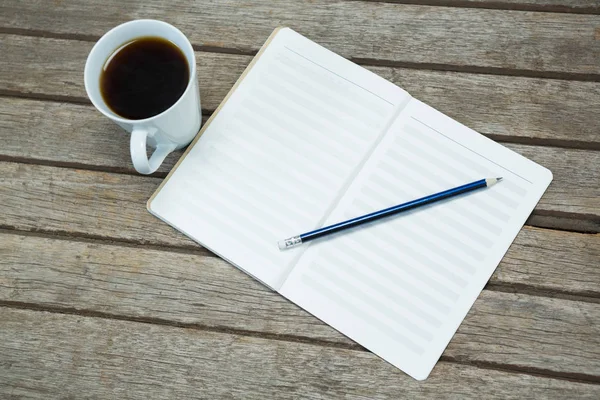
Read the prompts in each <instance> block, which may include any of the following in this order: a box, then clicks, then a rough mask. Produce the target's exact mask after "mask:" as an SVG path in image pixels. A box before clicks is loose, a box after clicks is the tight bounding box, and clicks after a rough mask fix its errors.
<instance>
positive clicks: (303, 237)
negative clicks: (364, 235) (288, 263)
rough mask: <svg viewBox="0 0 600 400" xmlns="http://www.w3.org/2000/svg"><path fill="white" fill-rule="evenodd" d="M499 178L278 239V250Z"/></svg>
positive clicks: (494, 179)
mask: <svg viewBox="0 0 600 400" xmlns="http://www.w3.org/2000/svg"><path fill="white" fill-rule="evenodd" d="M501 180H502V178H488V179H480V180H478V181H475V182H471V183H467V184H466V185H462V186H458V187H455V188H453V189H448V190H445V191H443V192H440V193H436V194H431V195H429V196H425V197H421V198H420V199H416V200H411V201H409V202H407V203H403V204H398V205H396V206H393V207H389V208H385V209H383V210H379V211H375V212H372V213H370V214H366V215H361V216H360V217H356V218H352V219H349V220H347V221H343V222H338V223H337V224H333V225H329V226H325V227H323V228H319V229H316V230H314V231H310V232H306V233H303V234H300V235H297V236H292V237H290V238H287V239H284V240H280V241H279V242H277V245H278V246H279V250H286V249H289V248H292V247H295V246H298V245H301V244H302V243H306V242H310V241H311V240H315V239H318V238H321V237H324V236H327V235H331V234H333V233H336V232H340V231H343V230H346V229H350V228H354V227H355V226H359V225H362V224H366V223H369V222H373V221H376V220H378V219H382V218H385V217H389V216H392V215H396V214H399V213H401V212H404V211H408V210H412V209H415V208H418V207H422V206H425V205H427V204H431V203H435V202H437V201H440V200H444V199H448V198H450V197H454V196H458V195H460V194H463V193H467V192H472V191H474V190H477V189H481V188H488V187H491V186H493V185H495V184H496V183H498V182H500V181H501Z"/></svg>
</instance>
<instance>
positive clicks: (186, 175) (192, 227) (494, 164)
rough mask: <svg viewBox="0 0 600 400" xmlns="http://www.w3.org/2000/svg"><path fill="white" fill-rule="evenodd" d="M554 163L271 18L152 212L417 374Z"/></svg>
mask: <svg viewBox="0 0 600 400" xmlns="http://www.w3.org/2000/svg"><path fill="white" fill-rule="evenodd" d="M496 176H502V177H504V180H503V181H502V182H501V183H499V184H497V185H495V186H494V187H492V188H490V189H484V190H480V191H478V192H475V193H473V194H470V195H468V196H464V197H461V198H457V199H454V200H451V201H448V202H444V203H441V204H440V203H438V204H437V205H432V206H429V207H425V208H421V209H419V210H416V211H413V212H410V213H404V214H402V215H399V216H397V217H392V218H391V219H390V218H388V219H385V220H383V221H380V222H377V223H374V224H371V225H368V226H365V227H362V228H358V229H354V230H350V231H347V232H344V233H340V234H337V235H335V236H333V237H329V238H326V239H322V240H318V241H315V242H311V243H310V244H308V245H302V246H299V247H297V248H294V249H291V250H287V251H280V250H279V249H278V247H277V241H278V240H281V239H284V238H287V237H290V236H293V235H296V234H300V233H302V232H306V231H310V230H312V229H315V228H318V227H321V226H324V225H326V224H331V223H334V222H338V221H341V220H344V219H348V218H351V217H355V216H358V215H361V214H365V213H368V212H371V211H375V210H379V209H382V208H385V207H389V206H392V205H395V204H399V203H402V202H405V201H408V200H412V199H415V198H418V197H422V196H425V195H428V194H432V193H436V192H439V191H442V190H445V189H449V188H451V187H454V186H459V185H462V184H464V183H468V182H472V181H475V180H478V179H482V178H490V177H496ZM551 179H552V174H551V173H550V171H549V170H547V169H545V168H543V167H541V166H539V165H537V164H535V163H533V162H532V161H529V160H527V159H526V158H524V157H522V156H520V155H518V154H516V153H514V152H512V151H510V150H508V149H507V148H505V147H503V146H501V145H499V144H497V143H495V142H493V141H491V140H489V139H487V138H486V137H484V136H482V135H480V134H478V133H476V132H475V131H473V130H471V129H469V128H466V127H465V126H463V125H461V124H459V123H458V122H456V121H454V120H452V119H451V118H449V117H447V116H445V115H444V114H442V113H440V112H438V111H436V110H434V109H433V108H431V107H429V106H427V105H425V104H424V103H422V102H420V101H418V100H416V99H414V98H412V97H411V96H410V95H409V94H408V93H407V92H406V91H404V90H402V89H400V88H399V87H397V86H396V85H394V84H392V83H390V82H388V81H386V80H384V79H383V78H381V77H379V76H377V75H375V74H373V73H371V72H369V71H367V70H366V69H364V68H362V67H360V66H358V65H355V64H354V63H352V62H350V61H348V60H346V59H344V58H342V57H340V56H338V55H336V54H334V53H332V52H330V51H328V50H326V49H325V48H323V47H321V46H319V45H317V44H315V43H314V42H312V41H310V40H308V39H307V38H305V37H303V36H301V35H299V34H298V33H296V32H294V31H292V30H290V29H288V28H283V29H278V30H276V31H275V32H274V33H273V34H272V35H271V37H270V38H269V40H268V41H267V43H266V44H265V45H264V46H263V48H262V49H261V51H260V52H259V54H258V55H257V56H256V58H255V59H254V60H253V62H252V63H251V64H250V66H249V67H248V68H247V70H246V71H245V72H244V74H243V75H242V77H241V78H240V80H238V82H237V83H236V85H235V86H234V88H233V89H232V90H231V92H230V93H229V94H228V95H227V97H226V99H225V100H224V101H223V103H222V104H221V106H220V107H219V108H218V110H217V112H215V114H214V115H213V116H212V118H211V119H210V120H209V121H208V122H207V123H206V125H205V126H204V127H203V131H202V135H201V136H199V137H198V138H197V139H196V140H195V141H194V143H193V144H192V145H191V146H190V148H189V149H188V150H187V152H186V154H185V155H184V156H183V157H182V159H181V160H180V161H179V163H178V164H177V165H176V167H175V168H174V169H173V171H171V173H170V174H169V176H168V177H167V179H165V181H164V182H163V184H162V185H161V186H160V188H159V189H158V190H157V191H156V193H155V194H154V195H153V197H152V198H151V199H150V200H149V201H148V209H149V210H150V212H151V213H152V214H154V215H155V216H157V217H158V218H160V219H161V220H163V221H165V222H167V223H168V224H170V225H172V226H174V227H175V228H177V229H178V230H180V231H181V232H183V233H185V234H186V235H187V236H189V237H190V238H192V239H193V240H195V241H197V242H198V243H200V244H202V245H203V246H205V247H207V248H208V249H210V250H211V251H213V252H215V253H216V254H218V255H219V256H221V257H223V258H224V259H226V260H228V261H229V262H231V263H232V264H234V265H236V266H237V267H238V268H240V269H242V270H243V271H245V272H246V273H248V274H250V275H252V276H253V277H255V278H256V279H258V280H260V281H261V282H263V283H264V284H266V285H268V286H269V287H271V288H272V289H274V290H276V291H278V292H279V293H281V294H282V295H283V296H285V297H287V298H288V299H290V300H291V301H293V302H294V303H296V304H298V305H299V306H300V307H302V308H304V309H306V310H307V311H309V312H310V313H312V314H314V315H315V316H317V317H318V318H320V319H321V320H323V321H325V322H326V323H328V324H330V325H331V326H333V327H334V328H336V329H337V330H339V331H340V332H342V333H343V334H345V335H347V336H348V337H350V338H352V339H354V340H355V341H357V342H358V343H360V344H361V345H363V346H364V347H366V348H367V349H369V350H371V351H373V352H374V353H375V354H377V355H379V356H380V357H382V358H383V359H385V360H387V361H388V362H390V363H391V364H393V365H395V366H397V367H398V368H400V369H402V370H403V371H405V372H406V373H408V374H409V375H411V376H413V377H414V378H416V379H424V378H426V377H427V376H428V375H429V373H430V371H431V369H432V368H433V366H434V365H435V363H436V361H437V360H438V358H439V357H440V355H441V354H442V351H443V350H444V348H445V347H446V345H447V344H448V342H449V341H450V339H451V337H452V335H453V334H454V332H455V331H456V329H457V328H458V326H459V324H460V323H461V321H462V320H463V318H464V317H465V315H466V313H467V311H468V310H469V308H470V307H471V305H472V304H473V302H474V301H475V299H476V298H477V295H478V294H479V292H480V291H481V290H482V289H483V287H484V285H485V283H486V282H487V280H488V279H489V278H490V276H491V275H492V272H493V271H494V269H495V268H496V266H497V265H498V263H499V262H500V260H501V258H502V256H503V255H504V253H505V252H506V250H507V249H508V247H509V245H510V244H511V242H512V241H513V239H514V238H515V236H516V235H517V233H518V232H519V229H520V228H521V227H522V225H523V224H524V222H525V220H526V218H527V216H528V215H529V214H530V213H531V211H532V210H533V208H534V206H535V205H536V203H537V202H538V201H539V199H540V197H541V196H542V194H543V193H544V190H545V189H546V188H547V186H548V185H549V183H550V181H551Z"/></svg>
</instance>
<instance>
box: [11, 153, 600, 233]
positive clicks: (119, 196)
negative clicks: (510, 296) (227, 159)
mask: <svg viewBox="0 0 600 400" xmlns="http://www.w3.org/2000/svg"><path fill="white" fill-rule="evenodd" d="M509 147H510V148H512V149H514V150H516V151H518V152H520V153H524V154H525V155H526V156H528V157H530V158H532V159H533V160H534V161H536V162H539V163H541V164H542V165H545V166H547V167H548V168H550V169H551V170H552V171H553V172H554V182H553V183H552V184H551V185H550V187H549V189H548V191H547V192H546V194H544V196H543V197H542V199H541V201H540V203H539V204H538V205H537V207H536V209H535V210H536V211H534V213H535V212H544V213H552V212H556V213H578V214H583V217H585V218H587V219H589V220H592V221H596V222H597V221H598V219H599V216H600V202H599V201H598V198H600V197H599V196H600V187H598V186H597V184H596V183H597V182H598V181H599V180H600V179H599V177H598V175H599V174H600V152H594V151H584V150H564V149H555V148H550V147H531V146H524V145H509ZM64 152H65V153H66V154H67V155H68V154H69V148H68V146H67V147H66V148H65V150H64ZM120 153H121V156H122V157H123V158H124V159H128V158H129V155H128V147H127V146H126V145H125V146H123V148H122V149H121V151H120ZM0 183H1V185H0V203H1V204H3V207H4V208H3V214H2V215H1V216H0V221H1V222H0V224H2V225H5V226H11V227H15V228H17V229H21V230H38V229H44V230H47V231H61V232H72V233H79V234H89V235H97V236H102V237H112V238H121V239H126V240H133V241H136V242H154V243H161V244H168V245H189V244H190V243H191V242H190V241H189V240H188V239H185V238H184V237H183V236H182V235H179V234H173V230H171V229H167V228H166V225H165V224H161V223H158V221H157V220H156V219H155V218H154V217H152V216H151V215H150V214H149V213H148V212H147V211H146V210H145V206H144V204H145V202H146V201H147V199H148V198H149V197H150V196H151V194H152V193H153V192H154V190H155V189H156V188H157V187H158V185H159V183H160V179H158V178H153V177H144V176H136V175H123V174H113V173H104V172H96V171H85V170H70V169H65V168H56V167H46V166H38V165H26V164H17V163H0Z"/></svg>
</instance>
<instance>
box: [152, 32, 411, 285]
mask: <svg viewBox="0 0 600 400" xmlns="http://www.w3.org/2000/svg"><path fill="white" fill-rule="evenodd" d="M224 68H226V66H224ZM409 98H410V96H409V95H408V94H407V93H406V92H405V91H403V90H402V89H400V88H398V87H397V86H395V85H393V84H392V83H390V82H388V81H386V80H384V79H383V78H381V77H379V76H377V75H375V74H373V73H371V72H369V71H367V70H366V69H364V68H361V67H359V66H357V65H355V64H354V63H352V62H350V61H348V60H346V59H344V58H342V57H340V56H338V55H336V54H334V53H332V52H330V51H329V50H326V49H325V48H323V47H321V46H319V45H317V44H315V43H314V42H312V41H310V40H308V39H306V38H304V37H303V36H301V35H299V34H297V33H296V32H294V31H292V30H290V29H287V28H286V29H281V30H280V31H279V32H278V33H276V34H275V35H274V37H272V40H271V42H270V44H268V45H267V46H266V47H265V48H264V49H263V51H261V53H260V54H259V55H258V56H257V62H256V63H255V64H254V66H253V67H251V69H250V70H249V71H248V72H247V74H246V75H245V77H243V79H242V80H241V81H240V82H239V84H238V86H237V88H235V87H234V90H233V91H232V93H230V96H229V99H228V100H226V102H225V103H224V105H223V106H222V108H221V109H220V110H219V111H218V113H217V115H216V117H214V118H213V119H212V120H211V121H210V124H209V125H208V127H207V128H205V130H204V132H203V134H202V136H201V137H200V138H199V139H198V141H197V142H196V143H195V144H194V145H193V147H192V148H191V150H190V151H189V153H188V154H187V155H186V156H185V158H184V159H183V161H181V163H180V164H179V165H178V166H177V167H176V170H175V172H174V173H173V174H172V175H171V176H170V177H169V178H167V180H166V182H165V184H164V186H163V187H162V188H161V189H160V190H159V191H158V193H157V194H156V195H155V197H154V198H153V199H151V201H150V202H149V206H148V209H149V210H150V212H152V213H153V214H154V215H156V216H157V217H158V218H160V219H162V220H163V221H165V222H167V223H168V224H170V225H172V226H173V227H175V228H177V229H178V230H180V231H182V232H183V233H185V234H186V235H187V236H189V237H190V238H192V239H193V240H195V241H197V242H199V243H200V244H202V245H203V246H205V247H207V248H208V249H209V250H211V251H213V252H214V253H216V254H218V255H219V256H221V257H222V258H224V259H226V260H228V261H230V262H231V263H233V264H234V265H236V266H238V267H239V268H241V269H243V270H244V271H246V272H247V273H249V274H251V275H253V276H254V277H255V278H257V279H258V280H260V281H262V282H264V283H265V284H267V285H268V286H270V287H271V288H275V289H277V288H278V287H279V286H280V285H281V283H282V282H283V279H284V278H285V276H286V275H287V272H289V269H290V268H291V267H292V266H293V264H294V261H295V260H296V259H297V256H298V255H299V253H300V252H301V251H303V249H296V250H295V251H289V252H280V251H279V249H278V247H277V241H278V240H280V239H282V238H284V237H288V236H290V235H293V234H295V233H296V232H298V231H299V230H300V229H311V228H314V227H316V226H318V225H319V224H321V223H322V221H323V219H324V218H325V216H326V215H327V214H328V212H329V211H331V209H332V207H333V206H334V204H336V199H337V197H338V196H339V195H340V194H341V193H342V192H343V190H342V188H344V187H347V185H348V184H349V182H350V180H351V178H352V176H353V175H354V174H355V173H356V171H357V169H358V168H359V165H360V163H361V162H362V161H363V160H364V159H365V158H366V156H367V154H368V152H369V151H370V150H372V148H373V147H374V146H375V144H376V143H377V141H378V139H379V138H380V137H381V135H382V134H383V132H384V131H385V128H386V127H387V126H389V123H390V122H391V120H392V119H393V118H392V116H393V115H394V113H396V112H397V111H398V109H399V108H401V107H402V106H403V105H404V104H406V103H407V102H408V100H409Z"/></svg>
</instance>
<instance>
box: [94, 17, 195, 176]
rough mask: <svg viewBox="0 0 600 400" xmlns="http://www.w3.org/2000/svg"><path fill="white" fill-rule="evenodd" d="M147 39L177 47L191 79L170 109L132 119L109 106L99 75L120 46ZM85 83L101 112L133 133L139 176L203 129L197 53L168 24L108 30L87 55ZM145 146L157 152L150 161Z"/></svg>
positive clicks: (140, 24)
mask: <svg viewBox="0 0 600 400" xmlns="http://www.w3.org/2000/svg"><path fill="white" fill-rule="evenodd" d="M145 36H154V37H160V38H163V39H166V40H169V41H170V42H172V43H174V44H175V45H177V47H179V49H180V50H181V51H182V52H183V54H184V55H185V58H186V60H187V62H188V67H189V71H190V80H189V82H188V84H187V87H186V89H185V91H184V92H183V94H182V95H181V97H180V98H179V100H177V101H176V102H175V103H174V104H173V105H172V106H171V107H169V108H168V109H167V110H165V111H163V112H161V113H160V114H157V115H155V116H152V117H150V118H145V119H139V120H131V119H127V118H123V117H121V116H119V115H117V114H115V113H114V112H113V111H112V110H111V109H110V108H109V107H108V106H107V105H106V103H105V102H104V99H103V98H102V95H101V93H100V74H101V73H102V70H103V68H104V65H105V63H106V61H107V60H108V58H109V57H110V56H111V55H112V54H113V53H114V52H115V51H116V50H117V49H118V48H119V47H121V46H122V45H123V44H125V43H127V42H130V41H132V40H134V39H136V38H139V37H145ZM84 81H85V90H86V92H87V95H88V97H89V98H90V100H91V101H92V104H93V105H94V106H95V107H96V108H97V109H98V111H100V112H101V113H102V114H104V115H106V116H107V117H108V118H110V119H111V120H112V121H114V122H115V123H117V124H118V125H119V126H120V127H121V128H123V129H125V130H126V131H127V132H130V133H131V142H130V150H131V159H132V161H133V166H134V167H135V169H136V171H138V172H139V173H140V174H151V173H153V172H155V171H156V170H157V169H158V167H159V166H160V165H161V164H162V162H163V161H164V159H165V157H166V156H167V155H168V154H169V153H171V152H172V151H173V150H176V149H180V148H183V147H185V146H187V145H188V144H189V143H190V142H191V141H192V139H194V137H195V136H196V134H197V133H198V131H199V130H200V124H201V122H202V115H201V111H200V109H201V106H200V92H199V91H198V80H197V79H196V58H195V55H194V50H193V48H192V45H191V43H190V42H189V40H188V39H187V38H186V37H185V35H184V34H183V33H181V31H180V30H179V29H177V28H175V27H174V26H172V25H169V24H167V23H166V22H162V21H156V20H149V19H140V20H134V21H130V22H126V23H124V24H122V25H119V26H117V27H115V28H113V29H111V30H110V31H108V32H107V33H106V34H105V35H104V36H102V37H101V38H100V40H99V41H98V42H97V43H96V44H95V45H94V47H93V48H92V51H91V52H90V54H89V55H88V58H87V61H86V63H85V72H84ZM146 145H148V146H150V147H152V148H155V149H156V150H154V153H152V156H151V157H150V159H148V156H147V154H146Z"/></svg>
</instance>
